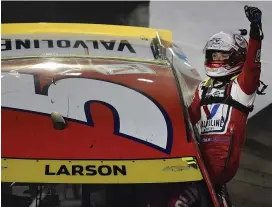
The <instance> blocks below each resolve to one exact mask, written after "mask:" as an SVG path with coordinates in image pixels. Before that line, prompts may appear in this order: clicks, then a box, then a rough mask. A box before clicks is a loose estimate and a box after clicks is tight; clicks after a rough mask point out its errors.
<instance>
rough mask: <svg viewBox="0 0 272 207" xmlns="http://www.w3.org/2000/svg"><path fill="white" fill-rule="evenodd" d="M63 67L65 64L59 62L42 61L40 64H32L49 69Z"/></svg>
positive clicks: (34, 66) (35, 66)
mask: <svg viewBox="0 0 272 207" xmlns="http://www.w3.org/2000/svg"><path fill="white" fill-rule="evenodd" d="M61 67H63V64H59V63H55V62H47V63H40V64H36V65H33V66H32V68H39V69H48V70H56V69H58V68H61Z"/></svg>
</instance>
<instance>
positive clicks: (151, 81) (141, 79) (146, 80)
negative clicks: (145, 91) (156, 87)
mask: <svg viewBox="0 0 272 207" xmlns="http://www.w3.org/2000/svg"><path fill="white" fill-rule="evenodd" d="M137 80H138V81H145V82H148V83H153V82H154V81H153V80H148V79H144V78H138V79H137Z"/></svg>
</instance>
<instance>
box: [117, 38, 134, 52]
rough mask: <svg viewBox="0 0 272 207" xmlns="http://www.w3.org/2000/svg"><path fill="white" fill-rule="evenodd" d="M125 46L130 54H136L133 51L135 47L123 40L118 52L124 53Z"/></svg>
mask: <svg viewBox="0 0 272 207" xmlns="http://www.w3.org/2000/svg"><path fill="white" fill-rule="evenodd" d="M125 46H126V47H127V48H128V50H129V52H131V53H136V52H135V50H134V49H133V47H132V46H131V44H129V42H128V41H127V40H121V42H120V44H119V47H118V51H123V50H124V48H125Z"/></svg>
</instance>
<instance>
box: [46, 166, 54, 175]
mask: <svg viewBox="0 0 272 207" xmlns="http://www.w3.org/2000/svg"><path fill="white" fill-rule="evenodd" d="M44 174H45V175H56V173H54V172H50V165H45V171H44Z"/></svg>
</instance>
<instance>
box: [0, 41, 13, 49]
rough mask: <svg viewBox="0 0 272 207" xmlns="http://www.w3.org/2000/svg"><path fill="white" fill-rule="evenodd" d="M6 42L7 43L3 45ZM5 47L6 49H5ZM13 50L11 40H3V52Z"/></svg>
mask: <svg viewBox="0 0 272 207" xmlns="http://www.w3.org/2000/svg"><path fill="white" fill-rule="evenodd" d="M2 41H4V42H5V43H2ZM3 46H4V47H5V48H3ZM6 50H11V40H5V39H1V51H6Z"/></svg>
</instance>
